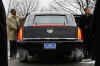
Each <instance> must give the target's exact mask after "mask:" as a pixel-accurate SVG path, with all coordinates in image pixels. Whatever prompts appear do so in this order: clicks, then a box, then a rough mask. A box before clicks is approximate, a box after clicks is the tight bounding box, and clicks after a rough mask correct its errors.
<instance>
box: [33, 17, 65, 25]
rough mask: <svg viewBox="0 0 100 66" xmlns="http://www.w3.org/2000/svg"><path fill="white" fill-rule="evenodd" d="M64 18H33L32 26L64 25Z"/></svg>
mask: <svg viewBox="0 0 100 66" xmlns="http://www.w3.org/2000/svg"><path fill="white" fill-rule="evenodd" d="M65 23H66V16H41V15H40V16H35V18H34V24H65Z"/></svg>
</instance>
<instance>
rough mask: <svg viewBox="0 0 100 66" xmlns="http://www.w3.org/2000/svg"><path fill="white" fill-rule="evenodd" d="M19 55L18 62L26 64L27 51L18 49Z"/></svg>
mask: <svg viewBox="0 0 100 66" xmlns="http://www.w3.org/2000/svg"><path fill="white" fill-rule="evenodd" d="M18 53H19V58H18V60H19V62H28V55H29V54H28V51H27V50H25V49H19V50H18Z"/></svg>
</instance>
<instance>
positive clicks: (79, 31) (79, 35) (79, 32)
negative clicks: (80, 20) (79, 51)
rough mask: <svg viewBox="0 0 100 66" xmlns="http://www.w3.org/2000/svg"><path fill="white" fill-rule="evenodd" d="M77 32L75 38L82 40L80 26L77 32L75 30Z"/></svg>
mask: <svg viewBox="0 0 100 66" xmlns="http://www.w3.org/2000/svg"><path fill="white" fill-rule="evenodd" d="M77 33H78V34H77V38H78V39H79V40H83V34H82V30H81V28H80V27H78V32H77Z"/></svg>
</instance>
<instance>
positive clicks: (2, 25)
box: [0, 0, 7, 66]
mask: <svg viewBox="0 0 100 66" xmlns="http://www.w3.org/2000/svg"><path fill="white" fill-rule="evenodd" d="M1 64H2V65H1ZM6 65H7V34H6V14H5V9H4V6H3V3H2V0H0V66H6Z"/></svg>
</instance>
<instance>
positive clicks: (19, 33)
mask: <svg viewBox="0 0 100 66" xmlns="http://www.w3.org/2000/svg"><path fill="white" fill-rule="evenodd" d="M22 38H23V29H22V27H20V29H19V32H18V36H17V40H22Z"/></svg>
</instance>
